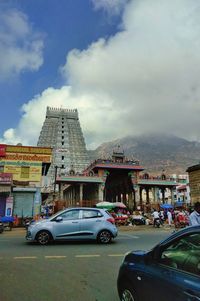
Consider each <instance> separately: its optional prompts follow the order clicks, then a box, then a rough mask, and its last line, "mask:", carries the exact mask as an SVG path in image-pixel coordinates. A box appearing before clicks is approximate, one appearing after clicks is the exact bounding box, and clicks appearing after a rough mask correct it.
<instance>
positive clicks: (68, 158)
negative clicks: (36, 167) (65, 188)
mask: <svg viewBox="0 0 200 301" xmlns="http://www.w3.org/2000/svg"><path fill="white" fill-rule="evenodd" d="M37 145H38V146H40V147H51V148H52V149H53V158H52V164H51V167H50V169H49V173H48V177H49V183H48V186H52V187H53V185H54V183H55V178H56V175H57V172H58V173H63V174H65V173H66V172H70V173H71V174H77V173H79V172H81V171H82V170H84V169H85V168H86V166H87V165H88V164H89V157H88V152H87V150H86V145H85V140H84V137H83V133H82V130H81V126H80V122H79V116H78V111H77V109H74V110H68V109H63V108H51V107H47V111H46V118H45V121H44V123H43V126H42V129H41V132H40V136H39V139H38V143H37ZM54 188H55V187H54Z"/></svg>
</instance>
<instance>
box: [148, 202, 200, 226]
mask: <svg viewBox="0 0 200 301" xmlns="http://www.w3.org/2000/svg"><path fill="white" fill-rule="evenodd" d="M151 215H152V217H153V225H154V226H155V223H156V220H159V221H160V223H161V224H163V223H164V222H166V223H167V224H168V225H169V227H171V226H172V224H174V226H175V228H183V227H186V226H195V225H200V202H196V203H195V205H194V210H192V211H189V210H187V209H185V208H182V207H180V208H176V209H165V210H156V209H154V210H153V212H152V214H151Z"/></svg>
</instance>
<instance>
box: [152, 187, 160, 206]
mask: <svg viewBox="0 0 200 301" xmlns="http://www.w3.org/2000/svg"><path fill="white" fill-rule="evenodd" d="M158 190H159V189H158V187H154V188H153V201H154V203H158Z"/></svg>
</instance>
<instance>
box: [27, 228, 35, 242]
mask: <svg viewBox="0 0 200 301" xmlns="http://www.w3.org/2000/svg"><path fill="white" fill-rule="evenodd" d="M26 240H29V241H34V238H33V236H32V233H31V231H28V230H27V231H26Z"/></svg>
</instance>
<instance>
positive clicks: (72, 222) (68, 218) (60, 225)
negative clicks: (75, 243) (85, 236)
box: [53, 209, 80, 240]
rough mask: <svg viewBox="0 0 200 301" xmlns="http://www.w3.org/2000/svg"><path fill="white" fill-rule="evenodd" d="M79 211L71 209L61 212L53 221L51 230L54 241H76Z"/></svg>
mask: <svg viewBox="0 0 200 301" xmlns="http://www.w3.org/2000/svg"><path fill="white" fill-rule="evenodd" d="M79 217H80V210H79V209H71V210H67V211H65V212H63V213H62V214H60V215H58V216H57V218H56V219H54V221H53V223H54V225H53V229H54V235H55V239H60V240H61V239H62V240H63V239H72V238H73V239H76V238H79V234H80V233H79V231H80V218H79Z"/></svg>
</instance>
